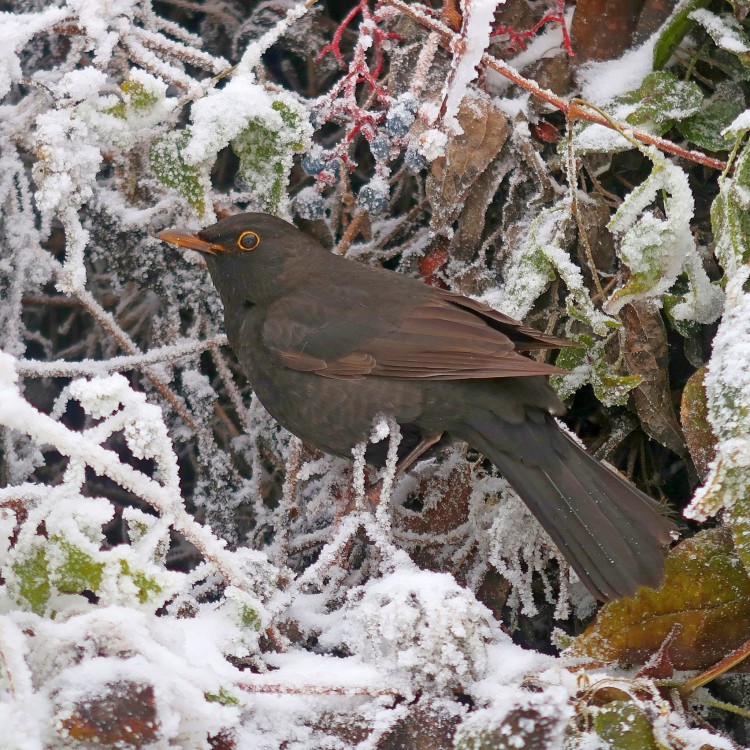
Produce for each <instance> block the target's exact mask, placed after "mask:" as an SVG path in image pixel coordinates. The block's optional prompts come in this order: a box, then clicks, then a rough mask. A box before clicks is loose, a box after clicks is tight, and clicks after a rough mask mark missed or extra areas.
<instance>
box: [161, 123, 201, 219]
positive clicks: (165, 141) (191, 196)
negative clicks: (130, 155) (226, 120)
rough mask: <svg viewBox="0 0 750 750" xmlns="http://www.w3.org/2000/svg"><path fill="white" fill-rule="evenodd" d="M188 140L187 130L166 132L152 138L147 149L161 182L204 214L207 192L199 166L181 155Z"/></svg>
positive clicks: (199, 212) (199, 213)
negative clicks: (189, 162) (159, 136)
mask: <svg viewBox="0 0 750 750" xmlns="http://www.w3.org/2000/svg"><path fill="white" fill-rule="evenodd" d="M189 142H190V131H189V130H179V131H175V132H172V133H167V134H166V135H163V136H162V137H161V138H158V139H157V140H155V141H154V143H153V144H152V145H151V149H150V151H149V158H150V161H151V170H152V171H153V173H154V175H155V176H156V179H157V180H159V182H161V183H162V185H166V186H167V187H168V188H172V189H173V190H176V191H177V192H178V193H179V194H180V195H181V196H182V197H183V198H184V199H185V200H186V201H187V202H188V203H189V204H190V205H191V206H192V207H193V208H195V210H196V211H197V212H198V215H199V216H203V214H204V212H205V210H206V196H205V190H204V187H203V181H202V179H201V173H200V170H199V168H198V167H196V166H193V165H192V164H188V163H187V162H186V161H185V159H184V157H183V151H184V150H185V148H186V147H187V145H188V143H189Z"/></svg>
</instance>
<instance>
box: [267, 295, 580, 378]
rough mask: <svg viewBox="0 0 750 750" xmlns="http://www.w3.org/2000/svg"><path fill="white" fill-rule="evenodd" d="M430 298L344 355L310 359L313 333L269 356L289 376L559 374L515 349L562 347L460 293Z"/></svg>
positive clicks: (314, 340)
mask: <svg viewBox="0 0 750 750" xmlns="http://www.w3.org/2000/svg"><path fill="white" fill-rule="evenodd" d="M437 295H438V296H435V297H433V298H431V299H428V300H425V301H423V302H422V304H418V305H416V306H415V307H414V308H412V310H410V311H409V312H408V314H407V315H405V316H404V318H403V320H402V321H400V322H399V324H398V326H397V327H396V328H395V329H392V330H389V331H384V332H383V333H382V334H380V335H376V336H374V337H371V338H369V339H367V340H364V341H362V342H360V343H359V345H358V347H357V350H356V351H353V352H351V353H348V354H345V355H344V356H339V357H337V358H335V359H330V358H329V359H325V358H324V357H317V356H315V354H316V342H317V341H318V338H317V337H320V335H321V330H320V329H317V330H316V331H311V332H310V336H309V338H307V340H305V341H303V342H302V346H301V348H300V349H296V348H295V349H293V350H289V349H276V351H277V354H278V355H279V357H280V358H281V360H282V362H283V363H284V364H285V365H286V366H287V367H289V368H291V369H293V370H299V371H301V372H314V373H316V374H318V375H321V376H323V377H329V378H361V377H365V376H367V375H369V376H374V377H382V378H404V379H432V380H460V379H464V378H503V377H523V376H531V375H554V374H561V373H564V372H565V370H561V369H559V368H557V367H554V366H552V365H548V364H546V363H544V362H537V361H536V360H533V359H530V358H529V357H525V356H523V355H521V354H519V353H518V349H519V348H520V349H531V348H540V349H541V348H550V347H553V346H561V345H564V344H566V342H562V341H560V340H559V339H556V338H554V337H552V336H546V335H545V334H541V333H539V332H538V331H535V330H534V329H532V328H528V327H527V326H522V325H521V324H520V323H518V322H516V321H514V320H512V319H511V318H508V317H507V316H505V315H503V314H502V313H498V312H496V311H494V310H491V309H490V308H487V307H485V306H484V305H482V304H480V303H478V302H474V301H473V300H468V299H467V298H465V297H461V296H460V295H454V294H450V293H449V292H439V293H437ZM506 329H507V330H506ZM509 333H510V334H512V336H511V335H508V334H509ZM516 339H518V340H516Z"/></svg>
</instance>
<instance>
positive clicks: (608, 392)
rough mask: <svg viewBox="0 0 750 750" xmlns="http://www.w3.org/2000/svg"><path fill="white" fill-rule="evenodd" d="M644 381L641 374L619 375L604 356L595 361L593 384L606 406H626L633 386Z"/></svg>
mask: <svg viewBox="0 0 750 750" xmlns="http://www.w3.org/2000/svg"><path fill="white" fill-rule="evenodd" d="M642 382H643V378H642V377H641V376H640V375H618V374H617V373H615V372H613V371H612V366H611V365H610V364H609V362H607V360H606V359H605V358H604V357H601V358H600V359H599V360H598V361H597V362H595V363H594V367H593V370H592V375H591V385H592V387H593V388H594V394H595V395H596V397H597V398H598V399H599V401H601V402H602V403H603V404H604V405H605V406H624V405H625V404H626V403H627V402H628V396H629V395H630V391H632V390H633V388H637V387H638V386H639V385H640V384H641V383H642Z"/></svg>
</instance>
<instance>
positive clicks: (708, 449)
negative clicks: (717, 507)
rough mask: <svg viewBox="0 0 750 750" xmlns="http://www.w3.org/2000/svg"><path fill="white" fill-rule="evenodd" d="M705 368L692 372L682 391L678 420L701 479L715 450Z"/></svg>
mask: <svg viewBox="0 0 750 750" xmlns="http://www.w3.org/2000/svg"><path fill="white" fill-rule="evenodd" d="M705 374H706V368H705V367H701V368H700V369H699V370H697V371H696V372H694V373H693V374H692V375H691V376H690V379H689V380H688V382H687V383H685V388H684V390H683V391H682V403H681V405H680V421H681V422H682V431H683V432H684V434H685V442H686V443H687V447H688V450H689V451H690V457H691V458H692V459H693V463H694V464H695V468H696V471H697V472H698V476H699V477H700V478H701V479H703V478H704V477H705V476H706V473H707V472H708V464H709V463H710V462H711V461H713V458H714V454H715V452H716V436H715V435H714V431H713V430H712V429H711V425H710V424H709V422H708V405H707V403H706V389H705V387H704V385H703V376H704V375H705Z"/></svg>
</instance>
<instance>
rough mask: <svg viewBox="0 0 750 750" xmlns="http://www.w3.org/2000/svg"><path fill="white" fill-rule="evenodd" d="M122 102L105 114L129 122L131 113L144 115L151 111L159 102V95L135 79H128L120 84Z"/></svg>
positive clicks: (108, 109)
mask: <svg viewBox="0 0 750 750" xmlns="http://www.w3.org/2000/svg"><path fill="white" fill-rule="evenodd" d="M120 91H121V92H122V101H120V102H117V104H115V105H113V106H111V107H108V108H107V109H105V110H104V112H105V113H106V114H108V115H114V116H115V117H119V118H120V119H121V120H127V119H128V114H129V112H134V113H137V114H144V113H145V112H148V111H149V110H151V109H152V108H153V107H154V106H155V105H156V104H157V103H158V101H159V97H158V96H157V94H156V93H155V92H154V91H153V90H151V89H149V88H148V87H147V86H145V85H144V84H143V82H142V81H138V80H136V79H134V78H126V79H125V80H124V81H123V82H122V83H121V84H120Z"/></svg>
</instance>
